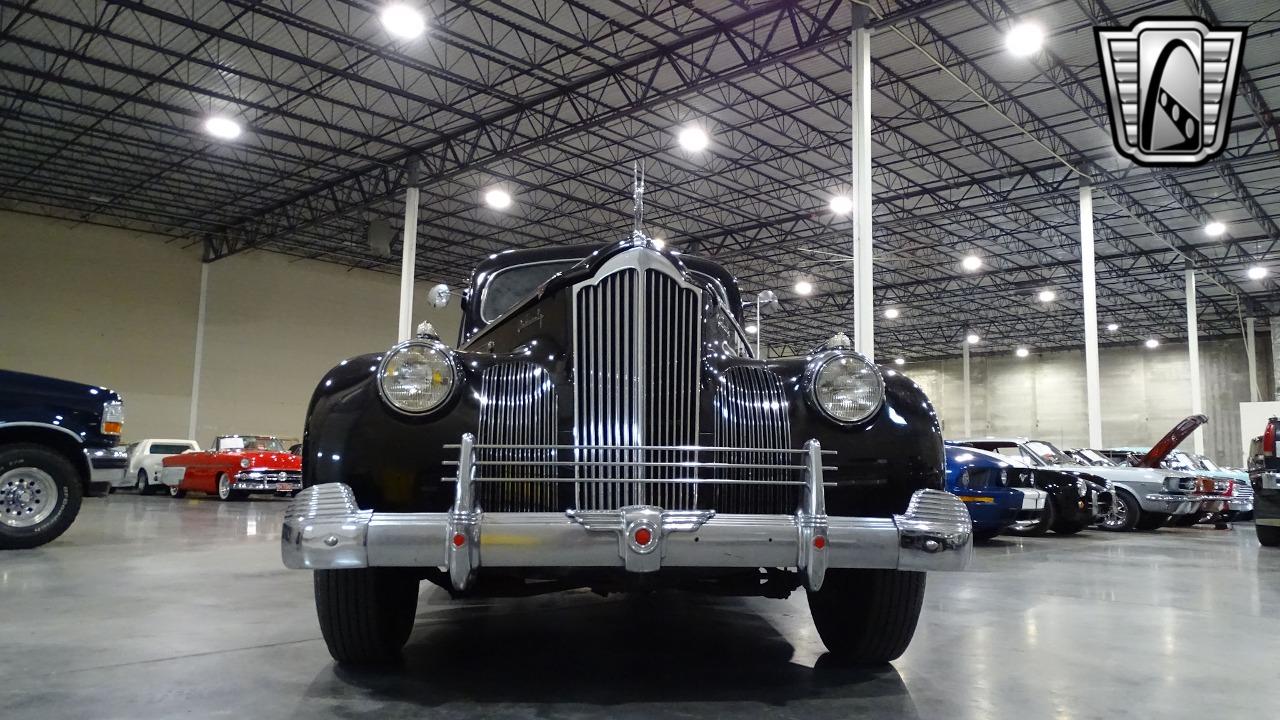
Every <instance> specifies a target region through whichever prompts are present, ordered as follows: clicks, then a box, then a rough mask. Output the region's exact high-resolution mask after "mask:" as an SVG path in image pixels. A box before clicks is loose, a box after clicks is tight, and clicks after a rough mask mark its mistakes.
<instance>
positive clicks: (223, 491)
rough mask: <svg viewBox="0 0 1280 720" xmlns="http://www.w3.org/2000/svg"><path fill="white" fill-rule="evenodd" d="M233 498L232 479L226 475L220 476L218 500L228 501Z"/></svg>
mask: <svg viewBox="0 0 1280 720" xmlns="http://www.w3.org/2000/svg"><path fill="white" fill-rule="evenodd" d="M230 497H231V478H229V477H227V476H226V475H219V476H218V499H219V500H226V499H228V498H230Z"/></svg>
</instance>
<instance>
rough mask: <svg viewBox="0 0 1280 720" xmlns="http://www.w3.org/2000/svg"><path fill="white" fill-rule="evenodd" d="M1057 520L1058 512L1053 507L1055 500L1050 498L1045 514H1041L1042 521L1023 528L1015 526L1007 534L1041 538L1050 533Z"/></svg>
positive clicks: (1046, 503)
mask: <svg viewBox="0 0 1280 720" xmlns="http://www.w3.org/2000/svg"><path fill="white" fill-rule="evenodd" d="M1057 519H1058V510H1057V508H1055V507H1054V505H1053V498H1049V499H1048V500H1047V501H1046V502H1045V504H1044V512H1042V513H1040V519H1039V520H1037V521H1036V522H1035V524H1034V525H1023V526H1021V527H1019V526H1017V525H1014V526H1013V527H1011V528H1009V529H1008V530H1006V531H1005V532H1006V533H1008V534H1009V535H1017V536H1019V537H1040V536H1041V535H1044V534H1045V533H1047V532H1049V528H1051V527H1053V523H1054V522H1055V521H1056V520H1057Z"/></svg>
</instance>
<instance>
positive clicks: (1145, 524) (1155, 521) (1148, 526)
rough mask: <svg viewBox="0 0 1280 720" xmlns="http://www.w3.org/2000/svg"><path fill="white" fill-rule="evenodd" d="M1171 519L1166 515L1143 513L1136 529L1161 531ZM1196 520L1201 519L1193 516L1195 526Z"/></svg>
mask: <svg viewBox="0 0 1280 720" xmlns="http://www.w3.org/2000/svg"><path fill="white" fill-rule="evenodd" d="M1171 517H1173V516H1172V515H1168V514H1166V513H1151V512H1144V513H1142V516H1141V517H1139V518H1138V522H1137V524H1136V525H1135V526H1134V527H1135V528H1137V529H1138V530H1159V529H1160V528H1162V527H1164V524H1165V523H1166V522H1169V518H1171ZM1196 519H1199V518H1197V517H1195V516H1193V521H1192V523H1191V524H1192V525H1195V522H1194V520H1196Z"/></svg>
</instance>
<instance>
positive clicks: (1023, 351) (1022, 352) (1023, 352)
mask: <svg viewBox="0 0 1280 720" xmlns="http://www.w3.org/2000/svg"><path fill="white" fill-rule="evenodd" d="M1013 354H1014V355H1017V356H1018V357H1026V356H1028V355H1030V354H1031V351H1030V350H1028V349H1026V348H1024V347H1020V348H1018V349H1017V350H1014V351H1013Z"/></svg>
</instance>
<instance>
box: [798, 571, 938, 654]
mask: <svg viewBox="0 0 1280 720" xmlns="http://www.w3.org/2000/svg"><path fill="white" fill-rule="evenodd" d="M924 585H925V574H924V573H922V572H906V571H901V570H858V569H833V570H828V571H827V575H826V580H825V581H824V582H823V585H822V589H821V590H819V591H818V592H810V593H809V594H808V595H809V612H810V614H811V615H812V616H813V624H814V625H815V626H816V627H817V628H818V635H819V636H820V637H821V638H822V642H823V643H824V644H825V645H826V646H827V650H829V651H830V652H831V654H832V655H833V656H835V657H836V658H838V659H840V660H841V661H842V662H847V663H850V664H854V665H883V664H884V663H887V662H891V661H893V660H897V659H898V658H899V657H900V656H901V655H902V653H904V652H906V649H907V646H908V645H910V644H911V637H912V636H913V635H915V632H916V621H917V620H919V619H920V608H921V606H922V605H923V603H924Z"/></svg>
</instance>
